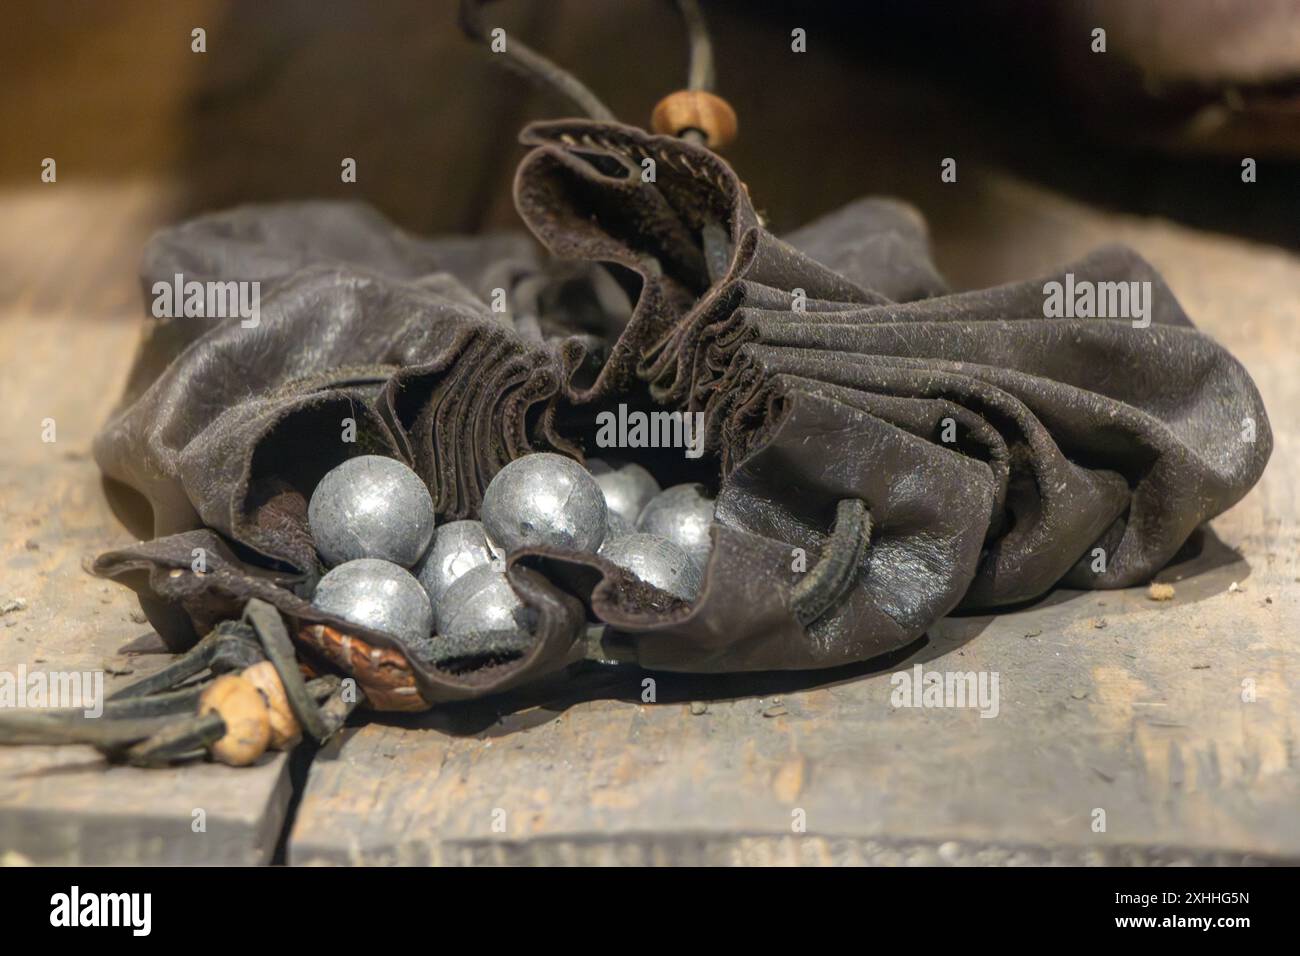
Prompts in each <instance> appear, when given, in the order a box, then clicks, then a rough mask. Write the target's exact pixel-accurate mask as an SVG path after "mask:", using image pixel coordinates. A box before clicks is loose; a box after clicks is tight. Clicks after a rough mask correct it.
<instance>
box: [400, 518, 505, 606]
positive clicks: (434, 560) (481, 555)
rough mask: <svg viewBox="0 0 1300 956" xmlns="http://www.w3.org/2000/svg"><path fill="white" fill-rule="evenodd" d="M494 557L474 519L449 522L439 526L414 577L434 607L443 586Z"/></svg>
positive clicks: (492, 559) (494, 558)
mask: <svg viewBox="0 0 1300 956" xmlns="http://www.w3.org/2000/svg"><path fill="white" fill-rule="evenodd" d="M494 560H496V555H495V554H494V553H493V551H492V546H491V544H489V543H488V539H487V533H486V532H485V531H484V530H483V525H482V523H481V522H478V521H452V522H450V523H448V524H444V525H439V526H438V529H437V530H436V531H434V533H433V545H432V547H430V548H429V553H428V554H426V555H425V556H424V560H423V561H421V562H420V565H419V567H418V569H417V570H416V573H415V576H416V577H417V578H418V579H419V581H420V584H421V585H422V586H423V587H424V590H425V593H427V594H428V595H429V600H430V601H432V602H433V606H434V607H437V606H438V603H439V602H440V601H441V600H442V597H443V595H444V594H446V593H447V589H448V588H449V587H451V586H452V584H454V583H455V582H456V580H457V579H458V578H460V577H461V576H462V575H463V574H465V573H466V572H468V571H472V570H474V569H475V568H477V567H480V566H481V565H484V564H491V563H492V562H493V561H494Z"/></svg>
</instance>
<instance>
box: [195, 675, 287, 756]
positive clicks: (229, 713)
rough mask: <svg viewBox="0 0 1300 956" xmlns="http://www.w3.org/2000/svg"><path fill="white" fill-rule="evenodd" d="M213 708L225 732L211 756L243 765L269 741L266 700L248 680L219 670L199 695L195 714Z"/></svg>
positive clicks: (260, 753) (269, 730)
mask: <svg viewBox="0 0 1300 956" xmlns="http://www.w3.org/2000/svg"><path fill="white" fill-rule="evenodd" d="M214 710H215V711H216V712H217V713H218V714H220V715H221V719H222V720H223V721H225V724H226V735H225V736H224V737H222V738H221V739H220V740H218V741H217V742H216V743H215V744H213V745H212V756H214V757H216V758H217V759H218V760H220V761H221V762H222V763H224V764H228V765H230V766H232V767H246V766H248V765H249V764H251V763H252V762H253V761H254V760H256V759H257V758H258V757H260V756H262V754H264V753H266V747H267V745H268V744H269V743H270V742H271V717H270V711H269V709H268V708H267V706H266V700H265V699H264V698H263V697H262V694H261V692H260V691H259V690H258V689H257V688H256V687H254V686H253V684H252V682H251V681H249V680H246V679H245V678H243V677H240V676H238V675H235V674H223V675H221V676H220V677H218V678H217V679H216V680H215V681H213V682H212V684H211V685H210V686H209V687H208V688H207V689H206V690H204V691H203V694H202V696H200V697H199V715H200V716H202V715H203V714H207V713H211V712H212V711H214Z"/></svg>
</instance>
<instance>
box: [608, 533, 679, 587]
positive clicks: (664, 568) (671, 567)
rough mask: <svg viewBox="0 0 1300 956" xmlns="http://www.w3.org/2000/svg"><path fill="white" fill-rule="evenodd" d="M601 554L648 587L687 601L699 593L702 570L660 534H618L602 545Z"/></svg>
mask: <svg viewBox="0 0 1300 956" xmlns="http://www.w3.org/2000/svg"><path fill="white" fill-rule="evenodd" d="M600 554H601V556H602V557H604V558H607V559H608V560H609V561H611V562H613V563H614V564H617V565H618V566H619V567H620V568H624V569H625V570H627V571H630V572H632V573H633V574H634V575H636V576H637V577H638V578H640V579H641V580H642V581H644V582H646V583H647V584H653V585H654V586H655V587H657V588H659V590H661V591H667V592H668V593H669V594H672V595H675V596H676V597H679V598H681V599H682V600H684V601H693V600H695V598H696V596H697V595H698V594H699V593H700V569H699V566H698V565H697V564H696V563H695V559H694V558H692V557H691V556H690V555H689V554H687V553H686V551H685V550H684V549H682V548H681V547H679V546H677V545H676V544H673V542H671V541H669V540H668V539H667V538H661V537H659V536H658V535H653V534H644V533H640V532H638V533H634V534H624V535H619V536H618V537H617V538H614V539H612V540H610V541H606V542H605V543H604V544H602V545H601V546H600Z"/></svg>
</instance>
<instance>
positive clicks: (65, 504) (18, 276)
mask: <svg viewBox="0 0 1300 956" xmlns="http://www.w3.org/2000/svg"><path fill="white" fill-rule="evenodd" d="M0 208H3V210H4V216H3V227H0V263H3V266H0V268H2V269H3V270H4V271H3V273H0V288H4V289H5V290H6V292H7V293H9V294H6V295H5V297H4V299H3V300H2V301H3V305H0V435H2V436H4V441H3V442H0V606H4V605H5V604H6V602H18V601H21V602H22V606H21V607H20V608H16V609H14V610H11V611H9V612H8V613H5V614H3V615H0V672H6V673H9V674H18V673H19V668H20V667H26V668H27V671H28V672H31V671H36V670H42V671H47V672H62V671H75V672H87V671H89V672H95V671H104V672H105V675H104V679H105V688H106V690H107V691H108V692H110V693H111V692H112V690H113V688H114V687H116V686H118V685H120V684H122V683H124V682H126V681H130V680H134V679H136V678H138V677H141V676H144V675H146V674H148V673H150V672H151V671H153V670H155V669H157V668H158V667H160V666H162V664H164V663H165V662H166V661H167V660H169V657H168V655H166V654H165V653H162V647H161V645H160V643H159V642H158V639H157V636H156V635H154V634H153V631H152V630H151V628H150V627H149V625H148V624H147V623H145V621H144V617H143V615H141V614H140V613H139V608H138V606H137V603H136V601H135V597H134V595H133V594H132V593H131V592H129V591H127V590H126V589H125V588H122V587H120V586H118V585H113V584H109V583H108V582H105V581H101V580H98V579H96V578H93V577H91V576H90V575H89V574H87V573H86V572H85V571H84V570H83V561H84V560H85V559H86V558H88V557H90V556H93V555H95V554H97V553H98V552H100V551H103V550H105V549H106V548H109V547H113V546H117V545H121V544H124V543H126V542H128V541H129V540H130V536H129V535H128V534H127V532H126V531H125V530H123V527H122V525H121V524H120V522H119V521H118V520H117V518H116V517H115V516H114V514H113V512H112V510H111V509H110V506H109V504H108V501H107V499H106V498H105V495H104V491H103V489H102V487H101V482H100V477H99V471H98V469H97V468H96V467H95V464H94V462H93V461H92V460H91V457H90V441H91V439H92V437H93V435H94V433H95V431H96V430H97V429H98V428H99V426H100V425H101V424H102V422H103V420H104V418H105V416H106V415H107V413H108V411H109V408H110V407H111V406H112V404H113V403H114V402H115V401H116V400H117V396H118V394H119V393H120V391H121V389H122V385H123V383H124V381H125V378H126V373H127V369H128V367H129V363H130V360H131V354H132V351H133V350H134V348H135V343H136V339H137V336H138V335H139V328H140V320H139V309H140V306H139V299H138V295H139V293H138V291H137V290H136V284H135V281H134V273H135V271H136V266H135V260H136V259H137V257H138V255H139V249H140V247H141V244H142V243H143V241H144V239H145V237H146V236H147V235H148V232H149V231H150V230H151V229H153V228H155V226H156V225H157V224H159V223H161V222H163V221H164V220H165V219H166V218H167V217H168V216H169V215H170V214H171V197H170V195H169V193H168V191H167V190H165V189H160V188H158V187H148V186H144V185H134V186H133V185H130V184H126V185H117V186H115V187H112V188H106V187H105V188H101V187H95V186H91V185H88V184H84V183H82V184H73V183H66V184H63V183H61V184H58V185H57V186H54V187H51V188H49V189H47V190H44V191H42V190H39V189H36V190H30V191H26V192H23V193H13V194H9V195H7V196H5V197H4V201H3V204H2V207H0ZM35 235H42V236H45V237H46V240H45V241H43V242H39V243H33V242H32V241H31V237H32V236H35ZM46 419H53V421H54V429H55V430H54V433H53V434H54V438H55V440H54V441H53V442H46V441H43V440H42V433H43V427H44V426H43V423H44V422H45V420H46ZM287 765H288V762H287V759H286V758H285V757H284V755H274V756H271V757H268V758H266V760H265V761H264V762H263V763H261V764H260V765H259V766H257V767H255V768H252V769H251V770H249V771H247V772H236V771H232V770H230V769H229V768H226V767H222V766H215V765H209V764H198V765H193V766H186V767H181V768H175V769H167V770H141V769H136V768H130V767H109V766H108V765H107V764H106V763H105V762H104V761H103V760H102V759H100V757H99V756H98V754H97V753H96V752H95V751H94V750H92V749H91V748H89V747H67V748H55V747H22V748H13V747H4V748H0V862H7V863H22V862H34V863H43V864H44V863H61V864H130V863H239V864H255V863H265V862H267V861H269V860H270V859H271V856H272V853H273V851H274V849H275V846H276V840H277V837H278V834H279V832H280V830H281V825H282V823H283V820H284V816H285V811H286V807H287V805H288V799H289V783H288V771H287ZM200 811H201V812H200Z"/></svg>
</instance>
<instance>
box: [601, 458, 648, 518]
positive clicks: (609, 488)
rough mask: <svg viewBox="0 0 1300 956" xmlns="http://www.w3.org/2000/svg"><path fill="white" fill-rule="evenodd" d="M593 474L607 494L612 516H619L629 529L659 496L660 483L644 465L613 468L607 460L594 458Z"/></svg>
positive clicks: (606, 501) (606, 499)
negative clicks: (647, 506) (651, 501)
mask: <svg viewBox="0 0 1300 956" xmlns="http://www.w3.org/2000/svg"><path fill="white" fill-rule="evenodd" d="M588 464H589V465H590V466H591V474H592V476H593V477H594V478H595V479H596V484H598V485H600V490H601V491H602V492H604V494H605V505H606V506H607V507H608V508H609V513H610V514H611V515H618V516H619V517H620V518H622V519H623V520H624V521H625V522H626V523H627V524H628V525H629V526H633V525H635V524H636V519H637V518H638V517H640V515H641V509H642V508H644V507H645V506H646V505H647V504H649V502H650V499H651V498H653V497H654V496H655V495H657V494H659V482H657V481H655V478H654V475H652V474H650V472H648V471H646V470H645V469H644V468H642V467H641V466H640V465H636V464H627V465H622V466H620V467H618V468H612V467H611V466H609V465H607V464H605V463H604V462H603V461H599V460H596V459H593V460H592V461H590V462H589V463H588Z"/></svg>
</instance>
